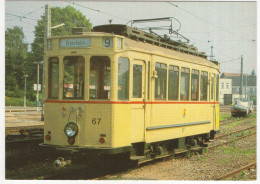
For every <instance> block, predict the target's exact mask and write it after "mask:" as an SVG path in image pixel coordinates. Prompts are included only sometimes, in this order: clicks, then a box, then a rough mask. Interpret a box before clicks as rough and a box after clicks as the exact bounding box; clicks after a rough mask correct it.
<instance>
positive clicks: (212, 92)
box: [211, 74, 215, 100]
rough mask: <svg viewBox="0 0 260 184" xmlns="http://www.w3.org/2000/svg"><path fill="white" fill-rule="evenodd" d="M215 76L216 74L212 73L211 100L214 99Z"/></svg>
mask: <svg viewBox="0 0 260 184" xmlns="http://www.w3.org/2000/svg"><path fill="white" fill-rule="evenodd" d="M214 78H215V74H212V75H211V100H213V99H214Z"/></svg>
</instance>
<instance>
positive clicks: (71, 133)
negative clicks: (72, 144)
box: [64, 122, 78, 137]
mask: <svg viewBox="0 0 260 184" xmlns="http://www.w3.org/2000/svg"><path fill="white" fill-rule="evenodd" d="M64 132H65V134H66V135H67V136H68V137H75V136H76V135H77V134H78V126H77V124H76V123H74V122H69V123H68V124H67V125H66V126H65V128H64Z"/></svg>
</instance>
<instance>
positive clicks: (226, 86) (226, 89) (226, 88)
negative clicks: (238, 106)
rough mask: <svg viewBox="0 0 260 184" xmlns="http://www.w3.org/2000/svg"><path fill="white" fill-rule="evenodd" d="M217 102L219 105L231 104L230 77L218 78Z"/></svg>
mask: <svg viewBox="0 0 260 184" xmlns="http://www.w3.org/2000/svg"><path fill="white" fill-rule="evenodd" d="M219 103H220V104H221V105H230V104H232V79H225V78H220V80H219Z"/></svg>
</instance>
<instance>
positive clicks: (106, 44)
mask: <svg viewBox="0 0 260 184" xmlns="http://www.w3.org/2000/svg"><path fill="white" fill-rule="evenodd" d="M103 48H113V37H104V38H103Z"/></svg>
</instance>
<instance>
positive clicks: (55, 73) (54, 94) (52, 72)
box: [48, 57, 59, 98]
mask: <svg viewBox="0 0 260 184" xmlns="http://www.w3.org/2000/svg"><path fill="white" fill-rule="evenodd" d="M58 95H59V59H58V58H57V57H51V58H50V59H49V68H48V97H49V98H58Z"/></svg>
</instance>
